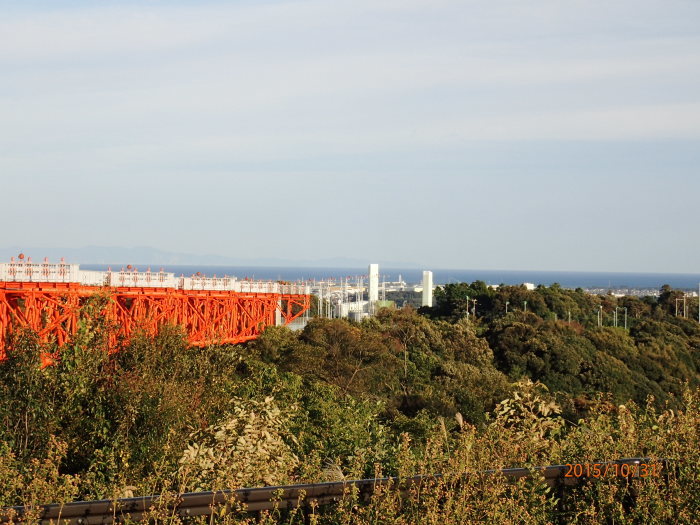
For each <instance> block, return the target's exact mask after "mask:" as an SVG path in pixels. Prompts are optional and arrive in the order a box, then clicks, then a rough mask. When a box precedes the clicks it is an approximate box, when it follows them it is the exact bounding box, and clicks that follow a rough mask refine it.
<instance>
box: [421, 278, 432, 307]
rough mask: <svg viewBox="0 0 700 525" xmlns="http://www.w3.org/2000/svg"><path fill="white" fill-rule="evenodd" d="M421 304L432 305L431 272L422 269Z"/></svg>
mask: <svg viewBox="0 0 700 525" xmlns="http://www.w3.org/2000/svg"><path fill="white" fill-rule="evenodd" d="M423 306H433V272H431V271H430V270H424V271H423Z"/></svg>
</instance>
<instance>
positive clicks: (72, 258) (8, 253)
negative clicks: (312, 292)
mask: <svg viewBox="0 0 700 525" xmlns="http://www.w3.org/2000/svg"><path fill="white" fill-rule="evenodd" d="M19 253H24V254H25V255H27V256H29V257H31V258H32V260H33V261H35V262H40V261H42V260H43V259H44V257H48V258H49V260H50V261H58V260H60V258H61V257H64V258H65V260H66V262H70V263H80V264H140V265H144V264H152V265H163V264H177V265H190V264H202V265H208V266H295V267H318V268H335V267H339V268H352V267H358V268H359V267H364V266H367V265H368V264H369V263H373V262H376V263H379V264H382V265H384V266H391V267H395V268H418V265H416V264H415V263H407V262H400V261H384V260H378V261H377V260H371V261H370V260H367V259H353V258H347V257H329V258H324V259H304V260H299V259H282V258H279V259H278V258H272V257H251V258H241V257H227V256H224V255H217V254H193V253H181V252H170V251H165V250H159V249H156V248H151V247H149V246H136V247H123V246H83V247H80V248H42V247H31V246H24V247H20V246H9V247H0V262H6V261H9V260H10V257H13V256H17V255H18V254H19Z"/></svg>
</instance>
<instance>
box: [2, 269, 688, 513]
mask: <svg viewBox="0 0 700 525" xmlns="http://www.w3.org/2000/svg"><path fill="white" fill-rule="evenodd" d="M679 297H680V295H679V292H678V291H675V290H671V289H670V288H668V287H665V288H664V289H663V290H662V293H661V295H660V297H659V298H658V299H656V298H645V299H636V298H631V297H625V298H619V299H616V298H614V297H612V296H603V297H598V296H591V295H587V294H585V293H583V292H582V291H580V290H578V291H572V290H564V289H561V288H560V287H558V286H556V285H555V286H552V287H540V288H538V289H536V290H534V291H528V290H526V289H525V288H523V287H507V286H506V287H501V288H499V289H498V290H494V289H491V288H488V287H486V286H485V285H484V284H483V283H480V282H476V283H472V284H470V285H469V284H457V285H447V286H446V287H444V288H443V289H440V290H439V291H438V293H437V294H436V306H435V307H433V308H424V309H421V310H420V311H416V310H414V309H411V308H405V309H399V310H389V309H385V310H382V311H380V312H379V313H378V315H377V316H376V317H375V318H371V319H368V320H365V321H363V322H362V323H352V322H349V321H345V320H339V319H314V320H312V321H311V322H310V323H309V324H308V325H307V326H306V328H305V329H304V330H302V331H299V332H292V331H290V330H288V329H286V328H280V327H271V328H268V329H267V330H266V331H265V332H264V334H263V335H262V336H261V337H260V338H259V339H258V340H256V341H254V342H251V343H249V344H247V345H240V346H224V345H222V346H211V347H208V348H203V349H202V348H189V347H188V346H187V344H186V342H185V338H184V334H182V333H181V331H180V329H178V328H177V327H164V328H163V329H162V330H161V332H160V333H159V334H158V335H157V336H156V337H155V338H147V337H145V336H141V337H137V338H135V339H134V340H133V341H131V342H130V343H129V344H128V345H126V346H125V347H124V348H122V349H121V350H120V351H118V352H113V350H114V349H112V348H109V347H108V344H107V341H108V339H109V338H108V336H109V333H110V331H111V330H112V329H113V327H110V326H108V325H106V324H105V322H104V320H103V319H102V318H101V317H100V316H99V315H98V314H97V313H96V312H98V311H99V303H100V301H103V300H106V299H105V298H95V299H94V300H93V301H91V302H90V303H89V304H87V305H86V307H85V315H84V316H83V319H82V321H81V323H80V329H79V333H78V334H77V336H76V337H75V339H74V341H72V342H71V343H70V344H68V345H67V346H64V347H63V348H62V349H61V359H60V361H59V362H58V363H57V364H56V365H54V366H51V367H47V368H44V369H42V368H41V367H40V355H41V353H42V352H45V351H54V350H55V348H53V347H51V346H50V345H49V346H48V347H47V346H46V345H42V344H39V343H38V342H37V340H36V337H35V335H34V334H31V333H22V334H15V337H14V340H13V341H12V348H13V350H12V352H11V353H10V356H9V359H8V360H7V361H5V362H3V363H0V422H1V424H0V504H1V505H15V504H28V505H36V504H40V503H49V502H66V501H72V500H77V499H99V498H113V497H120V496H127V495H132V494H133V495H140V494H153V493H162V492H163V493H165V492H184V491H193V490H212V489H219V488H237V487H241V486H255V485H272V484H287V483H300V482H310V481H326V480H327V481H330V480H339V479H351V478H360V477H375V476H377V475H402V476H404V475H413V474H419V473H438V472H441V473H445V474H446V477H445V478H444V479H442V480H441V481H439V482H436V483H435V484H434V485H433V486H431V487H426V488H425V489H424V490H422V491H421V492H420V493H416V494H411V495H410V496H409V497H408V498H406V499H399V498H398V495H397V493H395V492H387V493H386V494H378V495H377V496H376V497H375V498H374V499H373V500H372V501H370V502H359V501H355V500H353V498H349V499H348V501H347V502H343V503H341V504H339V505H337V506H328V507H322V508H314V509H311V510H308V509H307V510H306V511H297V512H291V513H282V514H280V513H270V514H265V515H262V516H254V517H251V516H249V515H246V514H244V513H233V514H229V515H227V516H223V517H220V518H219V521H221V522H231V523H233V522H245V521H246V520H253V521H261V522H266V521H269V522H275V521H280V520H284V521H285V522H290V523H296V522H299V523H303V522H304V520H306V522H308V521H309V520H310V521H311V522H314V523H375V522H382V523H385V522H386V523H415V522H417V521H420V522H425V523H431V522H432V523H438V522H440V523H465V522H470V521H474V522H476V521H487V522H504V523H508V522H510V523H516V522H517V523H519V522H522V521H526V522H533V523H549V522H552V521H559V522H580V523H599V522H601V521H609V522H616V523H617V522H637V523H652V522H656V523H671V522H685V523H692V522H694V521H695V519H696V516H697V515H698V511H700V496H698V494H700V475H699V474H698V469H697V465H698V464H700V457H699V456H700V454H699V452H698V446H697V445H698V428H699V427H700V404H699V403H700V399H699V392H698V386H699V385H700V326H699V325H698V322H697V321H694V320H692V319H686V318H682V317H678V316H676V315H675V313H676V310H675V307H676V304H677V301H676V299H678V298H679ZM467 298H468V299H467ZM474 299H476V304H474V302H473V300H474ZM525 301H527V306H525ZM506 303H508V306H509V309H508V313H506ZM474 306H476V315H474V311H473V309H474ZM601 306H602V309H601V308H600V307H601ZM615 308H618V325H620V326H618V327H614V326H610V325H611V324H613V321H612V319H613V317H612V315H613V312H614V311H615ZM624 308H626V309H627V323H628V328H627V329H625V328H624V327H623V326H622V324H623V312H624V310H623V309H624ZM689 314H694V315H697V301H695V302H694V304H693V305H691V308H690V312H689ZM569 318H571V321H569ZM696 318H697V317H696ZM599 322H600V324H602V325H603V326H598V325H599ZM634 456H649V457H652V458H667V459H669V460H670V461H669V464H668V465H669V466H668V468H666V469H665V470H664V475H663V476H650V477H647V478H644V479H638V480H634V481H633V482H629V483H628V482H627V481H626V480H619V479H615V478H609V479H601V480H597V481H595V482H589V483H584V484H583V485H582V486H581V487H579V488H576V489H569V490H567V491H565V492H563V493H559V492H557V491H552V490H550V489H548V488H547V487H546V485H545V484H544V483H543V482H542V480H538V479H532V480H527V481H522V482H519V483H517V484H512V483H507V482H505V481H503V480H498V479H496V480H494V479H491V481H488V482H486V481H485V480H484V478H483V477H481V476H477V475H465V474H466V473H473V472H475V471H479V470H484V469H490V468H503V467H515V466H533V465H547V464H557V463H574V462H575V463H586V462H594V461H602V460H610V459H616V458H620V457H634Z"/></svg>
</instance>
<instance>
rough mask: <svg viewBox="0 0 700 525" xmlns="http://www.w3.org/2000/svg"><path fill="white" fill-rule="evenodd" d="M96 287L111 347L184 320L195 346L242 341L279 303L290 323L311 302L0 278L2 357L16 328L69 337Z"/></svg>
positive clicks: (271, 317) (61, 340)
mask: <svg viewBox="0 0 700 525" xmlns="http://www.w3.org/2000/svg"><path fill="white" fill-rule="evenodd" d="M99 293H102V294H104V295H105V296H106V297H107V298H108V300H107V301H106V302H105V305H104V306H102V312H101V315H103V316H104V317H105V318H106V319H107V320H108V321H109V322H111V323H112V324H113V325H114V326H115V327H116V332H115V333H113V334H112V335H111V337H110V343H111V345H110V346H111V348H112V350H113V351H116V349H117V348H118V346H117V342H118V341H120V340H128V339H129V338H130V337H131V336H133V335H134V334H135V333H136V332H143V333H146V334H148V335H151V336H152V335H155V334H156V333H157V332H158V329H159V328H160V327H161V326H163V325H165V324H173V325H180V326H183V327H184V329H185V332H186V334H187V339H188V342H189V343H190V344H191V345H193V346H206V345H209V344H216V343H242V342H244V341H249V340H251V339H254V338H256V337H257V336H258V335H260V333H261V332H262V330H263V329H264V328H265V327H266V326H269V325H272V324H274V323H275V312H276V310H277V309H280V310H281V314H282V319H283V321H284V324H288V323H290V322H292V321H293V320H294V319H296V318H297V317H299V316H300V315H302V314H303V313H304V312H306V311H307V310H308V309H309V307H310V304H311V301H310V296H309V295H303V294H299V295H294V294H272V293H270V294H265V293H240V292H228V291H214V290H177V289H174V288H139V287H134V288H99V287H92V286H83V285H80V284H77V283H27V282H22V283H16V282H13V283H8V282H0V360H2V359H4V358H5V357H6V351H7V348H6V345H7V340H8V336H9V335H10V333H11V332H13V331H14V330H17V329H22V328H25V329H29V330H32V331H34V332H36V334H37V336H38V338H39V341H41V342H44V343H48V342H56V343H57V344H58V345H59V346H61V345H63V344H65V343H66V342H68V340H69V339H70V338H71V337H72V336H73V335H74V334H75V333H76V331H77V328H78V319H79V318H80V316H81V308H82V306H83V305H84V304H85V302H86V300H87V299H88V298H90V297H93V296H95V295H96V294H99Z"/></svg>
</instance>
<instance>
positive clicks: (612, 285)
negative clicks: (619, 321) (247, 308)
mask: <svg viewBox="0 0 700 525" xmlns="http://www.w3.org/2000/svg"><path fill="white" fill-rule="evenodd" d="M80 267H81V268H84V269H86V270H107V269H108V267H111V268H112V269H113V270H117V269H121V265H107V264H81V265H80ZM160 268H161V266H156V265H153V266H152V267H151V270H153V271H158V270H160ZM162 268H163V270H164V271H166V272H173V273H175V275H177V276H180V275H184V276H190V275H192V274H195V273H197V272H200V273H201V274H204V275H208V276H213V275H216V276H219V277H221V276H224V275H227V276H235V277H237V278H239V279H244V278H248V279H253V280H263V281H267V280H275V281H278V280H279V281H321V280H328V279H335V280H342V279H345V278H349V279H350V280H351V282H354V281H355V279H357V278H358V277H360V276H364V277H365V278H366V276H367V267H364V268H315V267H274V266H207V265H167V264H166V265H163V266H162ZM138 269H139V270H140V271H144V270H146V269H147V267H146V265H139V266H138ZM379 272H380V281H386V282H396V281H399V280H403V281H405V282H406V283H408V284H415V283H419V282H421V281H422V278H423V277H422V275H423V273H422V270H419V269H414V268H384V267H381V266H380V267H379ZM432 272H433V283H434V284H436V285H444V284H448V283H460V282H469V283H471V282H473V281H476V280H480V281H484V282H485V283H486V284H490V285H498V284H511V285H517V284H522V283H533V284H535V285H538V284H543V285H546V286H550V285H552V284H554V283H558V284H560V285H561V286H563V287H564V288H584V289H610V290H625V289H630V290H634V289H637V290H640V289H641V290H658V289H659V288H661V287H662V286H663V285H664V284H668V285H670V286H671V287H672V288H676V289H684V290H697V289H698V286H699V284H700V273H692V274H691V273H627V272H567V271H526V270H522V271H519V270H440V269H437V270H436V269H433V270H432Z"/></svg>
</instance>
